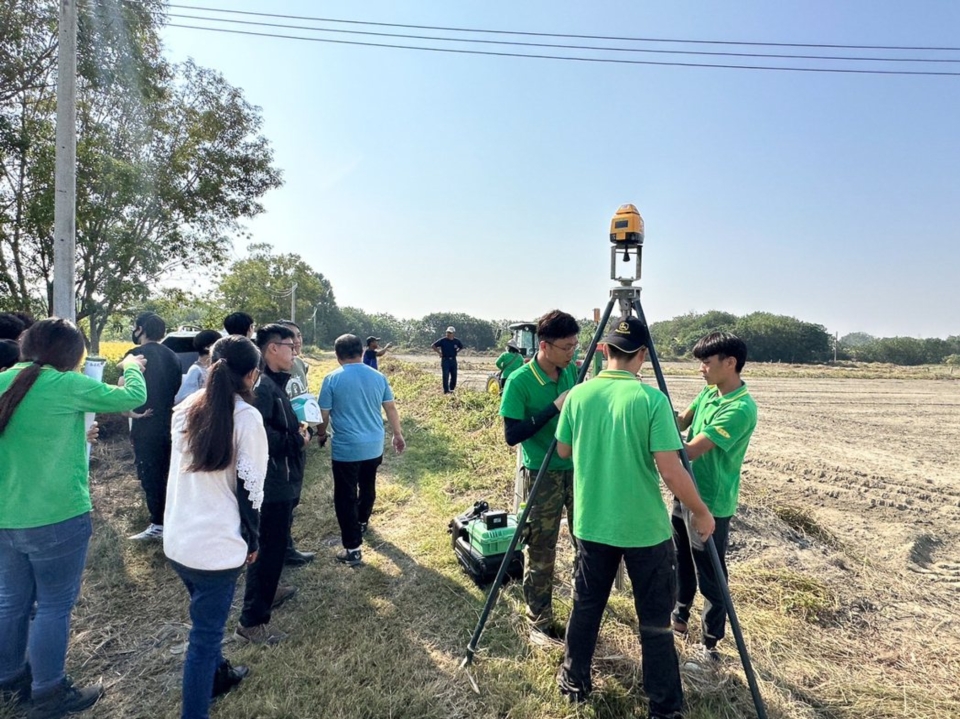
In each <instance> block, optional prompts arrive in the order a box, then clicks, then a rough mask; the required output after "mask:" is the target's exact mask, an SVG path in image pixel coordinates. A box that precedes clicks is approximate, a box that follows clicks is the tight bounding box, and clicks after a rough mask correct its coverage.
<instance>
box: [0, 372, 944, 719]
mask: <svg viewBox="0 0 960 719" xmlns="http://www.w3.org/2000/svg"><path fill="white" fill-rule="evenodd" d="M382 365H383V369H384V371H385V373H386V374H387V375H388V376H389V377H390V380H391V382H392V384H393V387H394V390H395V392H396V395H397V400H398V405H399V407H400V412H401V416H402V418H403V426H404V431H405V435H406V439H407V442H408V446H409V449H408V451H407V452H406V453H405V454H404V455H402V456H399V457H397V456H394V455H392V454H388V455H387V456H386V461H385V464H384V466H383V468H382V469H381V475H380V476H381V480H380V483H379V485H378V486H379V491H378V500H377V509H376V511H375V514H374V517H373V519H372V522H371V532H370V534H369V535H368V536H369V540H368V543H367V545H366V546H365V551H364V559H365V564H364V565H363V566H362V567H360V568H358V569H347V568H344V567H340V566H338V565H336V564H335V562H334V561H333V553H334V551H335V549H336V545H337V544H338V534H337V529H336V520H335V517H334V514H333V503H332V486H331V478H330V468H329V454H328V450H327V449H323V450H321V449H320V448H318V447H316V446H314V447H312V448H311V450H310V455H309V457H308V463H307V477H306V481H305V490H304V496H303V500H302V503H301V506H300V508H299V510H298V515H297V520H296V522H295V524H294V535H295V537H296V539H297V543H298V546H300V547H301V548H302V549H310V550H318V551H319V554H318V557H317V560H316V561H315V562H314V563H313V564H311V565H309V566H308V567H306V568H304V569H300V570H296V571H293V572H290V573H289V574H288V575H287V580H288V581H290V582H291V583H293V584H295V585H296V586H298V587H299V588H300V594H299V595H298V596H297V597H296V598H295V599H293V600H292V601H291V602H289V603H288V604H287V605H285V606H284V607H283V608H282V609H281V610H279V611H278V612H277V613H276V614H275V617H274V622H275V624H276V625H277V626H278V627H279V628H281V629H283V630H284V631H288V632H290V635H291V636H290V639H289V640H288V641H287V642H285V643H283V644H280V645H278V646H276V647H271V648H260V647H241V646H238V645H236V644H228V645H227V646H226V647H225V653H226V655H227V656H228V657H229V658H230V659H231V660H232V661H234V662H235V663H244V664H248V665H249V666H250V667H251V669H252V674H251V676H250V678H249V679H248V680H246V681H245V682H244V683H243V685H242V686H241V687H240V688H239V689H238V690H237V691H236V692H234V693H233V694H231V695H229V696H228V697H226V698H225V699H224V700H223V701H221V702H220V703H219V705H218V707H217V708H216V709H215V711H214V716H217V717H229V718H231V719H233V718H237V719H253V718H255V717H256V718H258V719H259V718H267V717H278V718H280V717H283V718H293V717H298V718H312V717H323V718H327V717H344V718H351V719H352V718H358V719H359V718H367V717H369V718H386V717H391V718H392V717H396V718H400V717H410V718H414V717H415V718H417V719H421V718H434V717H435V718H437V719H440V718H444V719H446V718H449V717H458V718H459V717H463V718H467V717H470V718H473V719H480V718H487V717H489V718H493V717H510V718H512V719H527V718H530V719H547V718H555V717H572V716H582V717H603V718H608V717H609V718H614V717H638V718H639V717H645V716H646V711H645V708H644V702H643V697H642V692H641V690H640V687H639V672H640V663H639V647H638V642H637V640H636V618H635V616H634V615H633V609H632V601H630V598H629V595H626V594H624V595H618V596H615V597H614V598H613V599H612V601H611V604H610V607H609V610H608V612H607V616H606V618H605V620H604V625H603V628H602V631H601V641H600V645H599V647H598V650H597V655H596V661H595V673H596V676H597V680H596V682H595V684H596V691H595V694H594V696H593V699H592V701H591V703H590V704H589V705H587V706H585V707H582V708H574V707H571V706H569V705H568V704H566V703H565V702H564V701H562V699H561V697H560V696H559V694H558V693H557V691H556V688H555V684H554V675H555V672H556V669H557V667H558V665H559V663H560V660H561V656H562V650H561V649H559V648H554V647H547V648H543V647H540V646H537V645H533V644H531V643H530V642H529V640H528V639H527V635H526V631H525V628H524V623H523V621H522V620H521V616H522V606H521V604H522V602H521V598H520V593H519V588H518V587H516V586H508V587H507V589H506V591H505V593H504V595H503V596H502V598H501V600H500V602H499V604H498V605H497V608H496V609H495V611H494V613H493V615H492V616H491V619H490V622H489V623H488V625H487V630H486V632H485V634H484V635H483V638H482V640H481V651H480V653H479V654H478V656H477V659H476V661H475V663H474V665H473V667H472V668H471V669H470V670H469V675H468V673H467V672H464V671H462V670H460V669H459V668H458V665H459V663H460V660H461V658H462V657H463V654H464V649H465V646H466V644H467V641H468V640H469V637H470V634H471V632H472V630H473V627H474V626H475V624H476V621H477V618H478V614H479V611H480V609H481V607H482V603H483V598H484V595H483V593H482V592H481V591H479V590H478V589H477V588H476V587H475V586H474V585H473V584H472V582H471V581H470V580H469V579H468V578H467V577H466V575H464V574H463V573H462V572H461V571H460V569H459V568H458V566H457V563H456V560H455V558H454V555H453V553H452V551H451V550H450V545H449V535H448V534H447V533H446V525H447V522H448V521H449V519H450V518H451V517H453V516H454V515H456V514H459V513H461V512H463V511H464V510H465V509H466V508H469V507H470V506H471V505H472V504H473V502H474V501H476V500H478V499H486V500H487V501H488V502H490V504H491V506H499V507H506V506H508V503H509V502H510V498H511V495H512V468H513V462H514V460H513V454H512V451H511V450H510V449H509V448H508V447H506V446H505V444H504V443H503V439H502V428H501V424H500V421H499V418H498V417H497V401H496V399H495V398H493V397H490V396H488V395H485V394H482V393H479V392H473V391H462V392H460V391H459V390H458V393H457V394H456V395H454V396H448V397H445V396H443V395H442V394H441V392H440V388H439V379H438V377H436V375H435V374H433V373H432V372H431V371H428V370H427V369H425V368H424V367H423V366H415V365H412V364H407V363H400V362H397V361H396V360H393V359H389V358H388V359H387V360H386V361H384V362H383V363H382ZM334 366H335V364H334V363H333V362H332V361H331V360H330V359H329V358H325V359H321V360H320V361H319V362H317V363H316V364H315V365H314V367H313V369H312V371H311V385H312V386H313V387H314V388H316V386H317V385H318V383H319V380H320V377H321V376H322V374H323V373H324V372H326V371H329V370H330V369H331V368H333V367H334ZM684 374H685V373H682V372H680V373H676V375H675V376H673V377H672V378H671V379H670V380H669V382H670V387H671V392H672V393H673V395H674V399H675V402H676V403H677V404H678V405H681V404H683V403H685V402H687V401H689V399H690V398H692V396H693V394H694V393H695V392H696V391H697V390H698V389H699V386H700V384H699V379H698V378H696V377H688V376H684ZM748 382H750V384H751V391H752V392H753V394H754V396H755V397H756V399H757V402H758V404H759V405H760V426H759V428H758V431H757V434H756V436H755V439H754V443H753V446H752V447H751V451H750V453H749V455H748V462H747V464H746V466H745V473H744V492H743V497H742V499H743V502H742V507H741V510H740V512H739V514H738V519H737V520H736V521H735V523H734V528H733V543H732V546H731V551H730V567H731V574H732V577H731V590H732V592H733V596H734V600H735V602H736V605H737V609H738V612H739V615H740V618H741V622H742V624H743V626H744V631H745V634H746V638H747V642H748V645H749V647H750V651H751V654H752V657H753V661H754V665H755V668H756V670H757V672H758V675H759V679H760V688H761V692H762V693H763V696H764V698H765V700H766V702H767V707H768V712H769V716H770V717H776V718H779V719H808V718H813V717H817V718H823V719H862V718H864V717H870V718H874V717H877V718H889V719H892V718H893V717H905V718H908V719H920V718H921V717H922V718H923V719H929V718H931V717H938V718H942V719H947V718H955V717H958V716H960V679H958V677H960V651H958V650H960V638H958V637H960V632H958V620H957V616H956V613H955V612H954V611H953V603H954V602H955V600H956V591H957V588H958V587H960V561H958V560H957V557H958V549H960V522H958V521H957V520H960V470H958V465H960V463H958V458H960V449H957V448H958V447H960V427H958V426H957V422H956V417H957V416H958V413H957V410H958V409H960V385H958V384H957V383H956V382H950V381H943V380H941V381H929V380H911V381H909V382H907V381H887V380H870V381H867V380H857V379H840V378H830V377H827V378H820V379H815V380H812V379H809V378H803V377H796V378H775V377H767V376H765V375H764V374H763V373H761V372H756V373H755V376H754V377H748ZM91 485H92V490H93V496H94V502H95V520H96V530H95V537H94V540H93V543H92V545H91V553H90V558H89V560H88V569H87V575H86V578H85V583H84V587H83V593H82V596H81V599H80V601H79V603H78V605H77V608H76V611H75V615H74V626H73V638H72V643H71V648H70V655H69V658H68V671H70V673H71V674H72V675H73V676H74V677H76V678H77V679H78V680H79V681H86V680H92V679H96V678H97V677H103V679H104V681H105V683H106V684H107V687H108V693H107V695H106V696H105V697H104V699H103V700H102V702H101V703H100V704H99V705H98V706H97V707H96V708H95V710H94V711H93V713H92V716H95V717H103V718H105V719H119V718H120V717H123V718H124V719H135V718H140V717H144V718H146V717H150V718H151V719H152V718H172V717H176V716H178V711H179V709H178V707H179V681H180V673H181V670H182V661H183V650H184V648H185V641H186V637H187V633H188V631H189V625H188V619H187V599H186V593H185V591H184V589H183V587H182V585H181V583H180V582H179V580H178V579H177V578H176V576H175V575H174V574H173V572H172V571H171V570H170V569H169V568H168V567H167V566H166V563H165V561H164V558H163V553H162V549H161V548H160V547H159V546H157V545H150V546H141V545H134V544H132V543H130V542H128V541H126V540H125V539H124V538H125V536H126V535H128V534H131V533H133V532H134V531H138V530H139V529H141V528H142V525H144V524H145V523H146V520H147V517H146V512H145V509H144V508H143V505H142V499H141V496H140V492H139V488H138V486H137V483H136V480H135V478H134V477H133V475H132V457H131V453H130V450H129V445H128V444H127V442H126V441H125V440H123V438H122V436H115V437H114V438H113V439H108V440H106V441H105V442H104V443H103V444H102V445H101V446H99V447H97V448H96V450H95V453H94V463H93V467H92V471H91ZM570 560H571V552H570V551H569V545H568V543H567V539H566V538H565V537H563V538H561V556H560V568H559V571H558V577H557V587H556V595H555V597H556V598H555V602H556V606H557V611H558V613H559V614H560V615H561V616H563V617H565V616H566V615H567V614H568V613H569V610H570V602H571V598H570V597H571V592H570ZM240 593H242V585H241V587H240V588H239V591H238V597H239V594H240ZM237 603H238V602H235V604H237ZM235 622H236V612H234V614H233V615H232V617H231V621H230V624H229V625H228V629H229V630H230V631H232V629H233V627H234V626H235ZM678 649H679V651H680V652H681V653H682V654H684V655H686V654H687V653H688V652H689V651H690V648H689V647H687V646H684V645H678ZM724 659H725V660H724V663H723V668H722V670H721V672H720V673H719V675H717V676H715V677H713V676H710V677H707V678H704V677H703V676H700V675H697V674H685V675H684V684H685V689H686V696H687V701H688V705H689V709H688V712H687V716H688V717H689V718H692V719H707V718H708V717H709V718H719V719H733V718H734V717H749V716H754V713H753V709H752V703H751V701H750V697H749V693H748V692H747V689H746V685H745V681H744V679H743V674H742V670H741V668H740V667H739V664H738V661H737V658H736V652H735V650H734V649H733V648H732V642H729V646H726V647H724ZM474 684H475V685H476V687H477V689H478V690H479V691H475V690H474ZM14 716H17V714H16V713H15V712H14V711H12V710H3V709H0V717H2V719H8V718H9V717H14Z"/></svg>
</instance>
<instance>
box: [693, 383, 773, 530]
mask: <svg viewBox="0 0 960 719" xmlns="http://www.w3.org/2000/svg"><path fill="white" fill-rule="evenodd" d="M690 409H691V410H693V423H692V424H691V425H690V433H689V434H688V435H687V441H688V442H689V441H691V440H692V439H693V438H694V437H696V436H697V435H700V434H703V435H706V437H707V438H708V439H709V440H710V441H711V442H713V443H714V444H715V445H716V447H714V448H713V449H711V450H710V451H709V452H707V453H706V454H704V455H702V456H700V457H699V458H697V459H696V460H695V461H694V462H693V475H694V477H695V478H696V480H697V488H698V489H699V490H700V496H701V497H702V498H703V502H704V504H706V505H707V507H708V508H709V509H710V513H711V514H713V516H714V517H732V516H733V515H734V513H735V512H736V511H737V500H738V499H739V497H740V467H741V466H742V465H743V457H744V455H745V454H746V453H747V445H749V444H750V436H751V435H752V434H753V430H754V429H755V428H756V426H757V405H756V404H755V403H754V401H753V397H751V396H750V393H749V392H748V391H747V385H746V384H743V385H742V386H741V387H740V388H739V389H737V390H734V391H733V392H731V393H730V394H726V395H723V396H721V395H720V392H719V391H718V390H717V388H716V386H715V385H709V386H707V387H704V388H703V390H702V391H701V392H700V394H698V395H697V398H696V399H694V400H693V403H692V404H691V405H690Z"/></svg>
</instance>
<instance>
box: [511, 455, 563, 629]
mask: <svg viewBox="0 0 960 719" xmlns="http://www.w3.org/2000/svg"><path fill="white" fill-rule="evenodd" d="M538 471H539V470H532V471H531V470H529V469H526V468H524V470H523V473H524V478H525V479H526V482H527V494H529V491H530V488H531V487H532V486H533V482H534V480H535V479H536V478H537V472H538ZM564 507H566V508H567V526H568V527H569V528H570V537H571V539H573V470H556V471H547V472H546V474H545V475H544V477H543V481H542V482H541V483H540V488H539V489H538V490H537V498H536V500H535V501H534V503H533V506H532V507H531V508H530V514H529V516H528V517H527V530H528V534H527V561H526V563H525V565H524V568H523V598H524V600H525V601H526V603H527V618H528V619H529V620H530V621H531V622H533V623H534V624H536V625H538V626H545V625H548V624H549V623H550V622H551V621H552V620H553V567H554V564H555V563H556V560H557V538H558V537H559V536H560V518H561V516H562V515H563V508H564Z"/></svg>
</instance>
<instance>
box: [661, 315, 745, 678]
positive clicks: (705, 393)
mask: <svg viewBox="0 0 960 719" xmlns="http://www.w3.org/2000/svg"><path fill="white" fill-rule="evenodd" d="M693 356H694V357H696V358H697V359H698V360H700V374H701V375H703V379H704V380H705V381H706V383H707V386H706V387H704V388H703V390H702V391H701V392H700V394H699V395H697V397H696V399H694V400H693V403H692V404H691V405H690V406H689V407H688V408H687V409H686V411H684V412H683V414H680V415H678V416H677V423H678V425H679V427H680V430H681V431H684V430H687V429H689V433H688V435H687V442H686V448H687V455H688V456H689V458H690V461H691V462H692V463H693V465H692V466H693V476H694V477H695V478H696V480H697V487H698V488H699V490H700V496H701V497H702V498H703V501H704V502H705V503H706V505H707V506H708V507H709V508H710V512H711V514H713V516H714V518H715V520H716V525H717V529H716V531H715V532H714V535H713V542H714V544H715V545H716V547H717V554H719V555H720V564H721V566H722V567H723V574H724V576H727V564H726V553H727V543H728V540H729V536H730V519H731V518H732V517H733V515H734V513H735V512H736V511H737V500H738V497H739V494H740V467H741V465H742V464H743V457H744V455H745V454H746V452H747V445H749V444H750V436H751V435H752V434H753V430H754V428H755V427H756V426H757V405H756V404H755V403H754V401H753V398H752V397H751V396H750V393H749V392H748V391H747V385H746V384H745V383H744V382H743V380H741V379H740V372H741V371H742V370H743V365H744V363H745V362H746V361H747V346H746V344H745V343H744V341H743V340H742V339H740V338H739V337H737V336H735V335H732V334H729V333H727V332H713V333H711V334H708V335H706V336H705V337H702V338H700V340H699V341H698V342H697V344H696V345H694V348H693ZM681 502H683V500H682V499H680V500H679V501H676V500H675V501H674V508H673V531H674V541H675V543H676V546H677V606H676V607H675V609H674V612H673V630H674V632H676V633H677V634H678V635H679V636H682V637H685V636H686V634H687V625H688V623H689V621H690V607H691V605H692V604H693V598H694V596H695V595H696V593H697V585H698V580H699V588H700V593H701V594H702V595H703V616H702V618H701V623H702V637H703V638H702V642H703V647H702V648H701V653H702V654H703V656H704V657H705V658H706V659H707V660H708V662H710V663H715V662H717V661H718V660H719V658H720V655H719V653H718V652H717V649H716V647H717V643H718V642H719V641H720V640H721V639H723V635H724V629H725V626H726V622H727V608H726V604H725V602H724V600H723V594H722V592H721V590H720V585H719V583H718V581H717V576H716V572H715V571H714V569H713V565H712V564H711V563H710V557H709V556H708V555H707V552H706V551H705V549H704V547H703V545H702V544H700V543H698V542H696V541H695V538H694V541H692V542H691V538H690V536H689V533H688V531H687V528H686V526H685V523H684V520H683V517H682V513H681V508H680V504H681ZM688 506H689V505H688Z"/></svg>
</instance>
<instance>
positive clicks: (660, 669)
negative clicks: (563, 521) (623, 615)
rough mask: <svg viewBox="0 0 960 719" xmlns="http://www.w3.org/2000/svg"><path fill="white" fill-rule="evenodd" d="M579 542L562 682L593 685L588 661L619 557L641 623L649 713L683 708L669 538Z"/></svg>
mask: <svg viewBox="0 0 960 719" xmlns="http://www.w3.org/2000/svg"><path fill="white" fill-rule="evenodd" d="M577 547H578V552H577V559H576V562H577V564H576V570H575V585H574V595H573V612H572V613H571V614H570V621H569V623H568V624H567V638H566V648H565V651H564V657H563V669H562V677H561V680H562V682H563V683H565V684H567V685H569V686H572V687H574V688H576V689H578V690H581V691H583V692H585V693H589V692H590V690H591V689H592V683H591V680H590V663H591V661H592V660H593V652H594V650H595V649H596V647H597V635H598V634H599V632H600V621H601V620H602V619H603V610H604V609H605V608H606V606H607V600H608V599H609V598H610V589H611V588H612V587H613V580H614V579H615V578H616V574H617V567H619V565H620V560H621V558H622V559H623V561H624V563H625V564H626V565H627V573H628V574H629V575H630V583H631V584H632V585H633V601H634V606H635V607H636V610H637V619H638V620H639V623H640V648H641V653H642V656H643V690H644V691H645V692H646V694H647V697H648V698H649V699H650V713H651V715H656V714H665V715H670V714H672V713H674V712H679V711H681V709H682V708H683V687H682V686H681V684H680V665H679V661H678V659H677V651H676V649H675V648H674V646H673V632H672V631H671V630H670V610H671V609H672V608H673V603H674V600H675V597H676V581H677V580H676V564H675V556H676V555H675V552H674V548H673V542H672V541H670V540H669V539H668V540H667V541H665V542H662V543H660V544H657V545H654V546H652V547H640V548H622V547H611V546H610V545H607V544H598V543H597V542H588V541H586V540H582V539H578V540H577Z"/></svg>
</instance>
